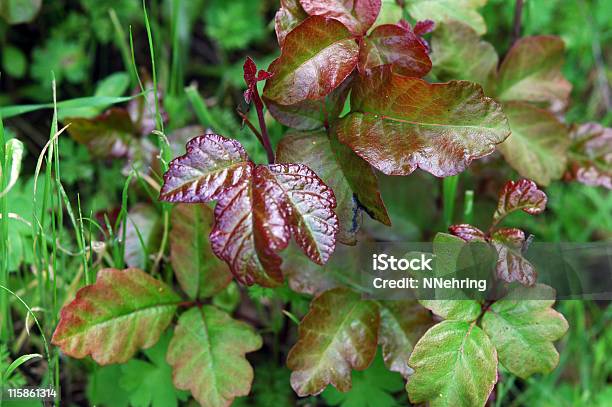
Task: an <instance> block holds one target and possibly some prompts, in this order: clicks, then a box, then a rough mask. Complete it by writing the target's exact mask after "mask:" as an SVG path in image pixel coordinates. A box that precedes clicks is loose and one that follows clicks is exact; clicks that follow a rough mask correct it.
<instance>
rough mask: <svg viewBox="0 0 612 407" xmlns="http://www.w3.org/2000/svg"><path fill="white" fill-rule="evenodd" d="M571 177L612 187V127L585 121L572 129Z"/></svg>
mask: <svg viewBox="0 0 612 407" xmlns="http://www.w3.org/2000/svg"><path fill="white" fill-rule="evenodd" d="M570 136H571V138H572V145H571V147H570V152H569V161H570V163H569V174H568V175H569V178H574V179H576V180H577V181H578V182H581V183H583V184H585V185H591V186H602V187H604V188H608V189H612V129H610V128H609V127H603V126H602V125H600V124H598V123H585V124H582V125H579V126H576V127H575V128H573V129H572V131H571V133H570Z"/></svg>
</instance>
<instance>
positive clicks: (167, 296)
mask: <svg viewBox="0 0 612 407" xmlns="http://www.w3.org/2000/svg"><path fill="white" fill-rule="evenodd" d="M180 301H181V298H180V297H179V296H178V295H176V294H175V293H174V292H172V290H171V289H170V287H168V286H167V285H166V284H164V283H162V282H161V281H159V280H156V279H154V278H153V277H151V276H150V275H148V274H146V273H145V272H144V271H142V270H138V269H126V270H117V269H103V270H100V271H99V272H98V277H97V279H96V283H95V284H93V285H88V286H85V287H83V288H81V289H80V290H79V291H78V292H77V294H76V298H75V299H74V300H73V301H72V302H70V303H69V304H68V305H66V306H65V307H63V308H62V311H61V314H60V321H59V324H58V326H57V328H56V329H55V332H54V333H53V339H52V340H51V343H53V344H54V345H56V346H59V347H60V348H61V349H62V351H63V352H64V353H66V354H67V355H70V356H72V357H74V358H79V359H80V358H84V357H85V356H87V355H91V357H92V358H93V359H94V360H95V361H96V362H97V363H99V364H101V365H105V364H109V363H123V362H126V361H127V360H128V359H130V358H131V357H132V356H133V355H134V354H135V353H136V352H137V351H138V350H139V349H146V348H149V347H151V346H153V345H154V344H155V343H156V342H157V341H158V339H159V337H160V335H161V333H162V332H163V331H164V329H166V327H167V326H168V325H169V324H170V322H171V321H172V317H173V316H174V313H175V311H176V308H177V305H178V303H179V302H180Z"/></svg>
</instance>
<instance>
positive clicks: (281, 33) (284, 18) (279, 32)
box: [274, 0, 308, 48]
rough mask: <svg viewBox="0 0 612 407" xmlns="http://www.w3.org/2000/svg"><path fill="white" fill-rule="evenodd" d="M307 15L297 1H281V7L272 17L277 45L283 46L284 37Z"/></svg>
mask: <svg viewBox="0 0 612 407" xmlns="http://www.w3.org/2000/svg"><path fill="white" fill-rule="evenodd" d="M306 17H308V14H306V12H305V11H304V9H303V8H302V6H301V5H300V1H299V0H281V7H280V9H279V10H278V11H277V12H276V15H275V16H274V29H275V31H276V38H278V45H280V46H281V48H282V46H283V44H284V42H285V37H286V36H287V34H289V32H290V31H291V30H293V29H294V28H295V27H296V26H297V25H298V24H299V23H301V22H302V21H304V20H305V19H306Z"/></svg>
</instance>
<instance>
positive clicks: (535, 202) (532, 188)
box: [493, 179, 548, 223]
mask: <svg viewBox="0 0 612 407" xmlns="http://www.w3.org/2000/svg"><path fill="white" fill-rule="evenodd" d="M547 200H548V198H547V197H546V194H545V193H544V191H542V190H540V189H538V186H537V185H536V184H535V182H533V181H531V180H528V179H521V180H518V181H516V182H515V181H508V182H507V183H506V185H504V188H503V189H502V191H501V192H500V194H499V200H498V201H497V209H496V210H495V213H494V214H493V222H494V223H497V222H499V221H500V220H501V219H503V218H504V217H506V216H508V214H510V213H512V212H514V211H518V210H521V211H523V212H526V213H528V214H530V215H537V214H540V213H542V212H544V209H546V202H547Z"/></svg>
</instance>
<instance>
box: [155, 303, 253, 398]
mask: <svg viewBox="0 0 612 407" xmlns="http://www.w3.org/2000/svg"><path fill="white" fill-rule="evenodd" d="M261 346H262V339H261V336H259V335H258V334H256V333H255V332H253V329H252V328H251V327H250V326H249V325H247V324H245V323H244V322H240V321H236V320H234V319H232V318H231V317H230V316H229V315H228V314H226V313H225V312H223V311H221V310H219V309H217V308H215V307H213V306H210V305H205V306H203V307H202V308H192V309H190V310H189V311H187V312H185V313H184V314H182V315H181V317H180V318H179V321H178V325H177V326H176V329H175V330H174V336H173V337H172V340H171V341H170V345H169V346H168V355H167V357H166V359H167V361H168V363H169V364H170V365H171V366H172V371H173V382H174V385H175V386H176V387H177V388H178V389H181V390H189V391H191V394H192V395H193V397H194V398H195V399H196V400H197V401H198V402H199V403H200V404H201V405H203V406H210V407H221V406H223V407H226V406H229V405H231V404H232V402H233V401H234V398H236V397H240V396H246V395H247V394H249V391H250V390H251V384H252V382H253V368H252V367H251V365H250V364H249V362H248V361H247V359H246V358H245V354H246V353H249V352H253V351H256V350H258V349H259V348H261Z"/></svg>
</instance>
